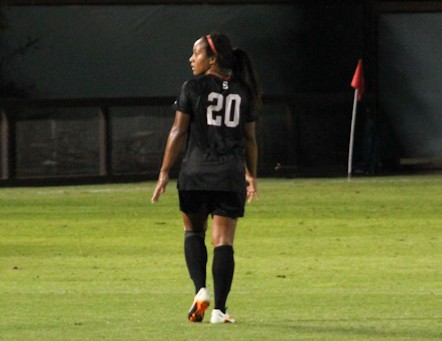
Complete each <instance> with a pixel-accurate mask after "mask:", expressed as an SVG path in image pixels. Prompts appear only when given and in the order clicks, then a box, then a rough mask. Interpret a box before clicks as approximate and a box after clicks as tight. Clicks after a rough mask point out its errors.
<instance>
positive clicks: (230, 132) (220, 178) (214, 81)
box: [175, 75, 256, 192]
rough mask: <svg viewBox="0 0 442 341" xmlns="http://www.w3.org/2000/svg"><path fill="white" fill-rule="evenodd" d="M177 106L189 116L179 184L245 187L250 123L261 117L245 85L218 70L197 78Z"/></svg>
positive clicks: (193, 187)
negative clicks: (245, 162) (226, 77)
mask: <svg viewBox="0 0 442 341" xmlns="http://www.w3.org/2000/svg"><path fill="white" fill-rule="evenodd" d="M175 109H176V110H178V111H181V112H183V113H185V114H188V115H190V126H189V130H188V138H187V145H186V151H185V155H184V158H183V161H182V164H181V170H180V175H179V178H178V188H179V189H180V190H214V191H234V192H244V191H245V188H246V185H245V169H244V157H245V147H244V144H245V140H244V134H245V124H246V123H247V122H251V121H254V120H255V119H256V117H255V115H254V113H253V112H252V110H251V105H250V94H249V91H248V89H247V88H246V87H245V85H244V84H243V83H241V82H239V81H237V80H235V79H234V78H233V79H231V80H222V79H221V78H219V77H216V76H213V75H203V76H198V77H195V78H192V79H190V80H189V81H187V82H185V83H184V84H183V86H182V88H181V93H180V95H179V97H178V99H177V101H176V102H175Z"/></svg>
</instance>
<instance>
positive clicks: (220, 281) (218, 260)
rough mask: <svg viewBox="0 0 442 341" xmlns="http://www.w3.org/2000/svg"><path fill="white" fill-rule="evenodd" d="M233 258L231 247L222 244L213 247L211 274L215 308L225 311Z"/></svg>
mask: <svg viewBox="0 0 442 341" xmlns="http://www.w3.org/2000/svg"><path fill="white" fill-rule="evenodd" d="M234 269H235V260H234V257H233V247H232V246H231V245H222V246H218V247H216V248H215V249H214V253H213V264H212V275H213V284H214V287H215V309H219V310H221V311H222V312H223V313H225V312H226V301H227V296H228V295H229V292H230V287H231V286H232V280H233V272H234Z"/></svg>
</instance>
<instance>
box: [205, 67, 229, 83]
mask: <svg viewBox="0 0 442 341" xmlns="http://www.w3.org/2000/svg"><path fill="white" fill-rule="evenodd" d="M206 75H213V76H216V77H218V78H221V79H222V80H224V81H226V80H229V79H230V77H231V71H230V70H221V69H219V68H214V67H211V68H210V69H209V70H207V72H206Z"/></svg>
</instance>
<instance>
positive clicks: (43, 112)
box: [0, 93, 357, 184]
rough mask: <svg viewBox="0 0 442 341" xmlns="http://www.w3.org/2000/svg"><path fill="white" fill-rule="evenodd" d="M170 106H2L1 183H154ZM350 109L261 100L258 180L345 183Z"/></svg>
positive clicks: (148, 101) (328, 103)
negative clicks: (338, 179) (336, 177)
mask: <svg viewBox="0 0 442 341" xmlns="http://www.w3.org/2000/svg"><path fill="white" fill-rule="evenodd" d="M173 101H174V98H170V97H158V98H123V99H122V98H119V99H107V98H106V99H75V100H74V99H70V100H61V99H57V100H3V101H2V102H1V103H0V109H1V116H2V119H1V130H0V131H1V133H0V134H1V135H0V140H1V181H0V183H1V184H26V183H45V184H48V183H61V182H68V183H74V182H88V181H89V182H108V181H119V180H124V181H125V180H131V179H144V180H148V179H154V178H155V177H156V176H157V173H158V170H159V168H160V165H161V161H162V156H163V151H164V147H165V144H166V139H167V135H168V132H169V129H170V127H171V125H172V123H173V117H174V112H173V109H172V103H173ZM351 108H352V94H351V93H349V94H316V95H312V94H308V95H302V94H299V95H297V96H294V97H290V98H288V97H267V98H265V100H264V108H263V110H262V111H261V113H260V119H259V121H258V131H257V135H258V143H259V153H260V155H259V157H260V158H259V172H260V175H262V176H296V175H304V174H312V175H314V174H321V175H330V174H336V173H338V174H342V175H343V176H345V167H346V162H347V153H348V138H349V129H350V119H351ZM356 159H357V158H356ZM177 167H178V166H177ZM177 167H175V170H174V172H175V173H176V170H177Z"/></svg>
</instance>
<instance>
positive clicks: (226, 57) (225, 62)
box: [201, 33, 234, 70]
mask: <svg viewBox="0 0 442 341" xmlns="http://www.w3.org/2000/svg"><path fill="white" fill-rule="evenodd" d="M201 39H203V40H205V42H206V53H207V55H208V56H209V57H214V58H216V62H217V64H218V66H219V67H220V68H221V69H229V70H231V69H232V68H233V64H234V59H233V52H232V44H231V43H230V39H229V38H228V37H227V36H226V35H225V34H222V33H211V34H208V35H206V36H204V37H202V38H201Z"/></svg>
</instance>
